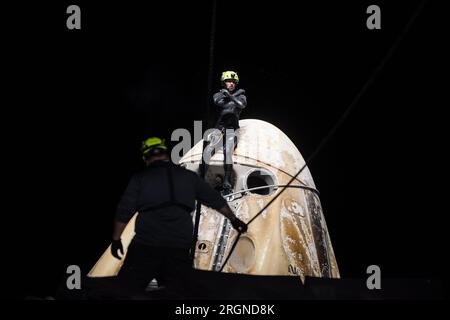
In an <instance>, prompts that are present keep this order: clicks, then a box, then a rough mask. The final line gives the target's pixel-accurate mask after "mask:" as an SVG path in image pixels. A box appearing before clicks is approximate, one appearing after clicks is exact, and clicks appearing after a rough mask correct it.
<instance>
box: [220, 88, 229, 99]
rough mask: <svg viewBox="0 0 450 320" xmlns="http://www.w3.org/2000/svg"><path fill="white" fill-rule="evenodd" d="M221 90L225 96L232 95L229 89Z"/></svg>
mask: <svg viewBox="0 0 450 320" xmlns="http://www.w3.org/2000/svg"><path fill="white" fill-rule="evenodd" d="M220 92H222V94H223V96H224V97H227V98H229V97H230V93H229V92H228V90H227V89H221V90H220Z"/></svg>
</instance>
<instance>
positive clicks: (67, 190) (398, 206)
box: [3, 1, 444, 297]
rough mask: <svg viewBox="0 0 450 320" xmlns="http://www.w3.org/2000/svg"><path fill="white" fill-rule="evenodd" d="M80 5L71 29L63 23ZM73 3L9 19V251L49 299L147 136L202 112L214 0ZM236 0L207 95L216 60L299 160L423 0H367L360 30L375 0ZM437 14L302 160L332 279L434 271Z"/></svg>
mask: <svg viewBox="0 0 450 320" xmlns="http://www.w3.org/2000/svg"><path fill="white" fill-rule="evenodd" d="M73 3H76V4H79V5H80V7H81V11H82V30H80V31H69V30H67V29H66V26H65V20H66V17H67V15H66V14H65V9H66V7H67V6H68V5H69V4H73ZM73 3H72V2H70V3H69V2H65V3H59V4H53V5H50V4H46V5H43V4H39V5H37V4H33V5H29V6H26V5H23V7H18V6H17V7H14V8H11V9H9V11H8V12H9V14H8V15H9V17H8V18H9V19H7V20H6V21H7V22H6V23H7V25H8V29H7V30H10V31H11V32H8V34H7V36H6V41H7V45H6V46H5V47H6V48H7V58H6V59H5V61H6V62H7V65H8V66H7V67H8V71H11V72H10V74H11V77H10V78H9V82H8V85H7V86H6V89H7V90H8V91H7V92H8V94H7V96H8V97H10V100H9V101H8V104H9V107H7V109H8V111H7V113H8V116H9V115H10V116H11V119H12V121H13V123H14V125H11V128H9V127H8V131H7V132H6V133H5V134H4V135H3V136H4V139H5V140H6V142H7V143H6V144H7V146H8V147H9V148H10V150H11V152H9V153H8V156H7V161H8V164H10V166H11V169H10V170H7V171H8V173H10V171H13V172H14V171H15V170H17V172H18V173H19V174H18V175H17V174H14V175H11V178H9V179H8V183H9V185H10V188H8V192H7V193H6V196H7V201H8V202H11V206H9V207H8V208H11V209H13V210H12V211H10V212H9V213H8V214H7V216H10V217H11V219H12V221H11V222H9V223H10V225H11V230H10V231H11V236H10V238H9V239H8V241H9V244H8V248H7V249H6V253H7V254H8V255H9V257H11V265H10V266H9V267H10V268H11V269H10V272H11V273H10V274H12V275H13V276H12V278H13V279H15V280H14V290H15V291H14V294H15V296H17V297H21V296H24V295H31V294H34V295H50V294H53V293H54V288H55V286H56V284H57V283H58V281H59V279H60V278H61V276H62V275H63V274H64V272H65V268H66V266H67V265H70V264H78V265H80V266H81V268H82V270H83V271H86V272H87V271H88V270H89V268H90V267H91V266H92V265H93V264H94V263H95V261H96V260H97V258H98V257H99V255H100V254H101V252H102V251H103V250H104V248H105V247H106V246H107V245H108V241H109V239H110V233H111V227H112V219H113V216H114V211H115V207H116V205H117V202H118V200H119V197H120V195H121V192H122V191H123V189H124V188H125V186H126V183H127V180H128V178H129V177H130V175H131V174H132V173H133V172H134V171H135V170H138V169H139V168H141V163H140V158H139V152H138V148H139V145H140V141H141V140H142V139H143V138H144V137H146V136H147V135H158V136H163V137H166V138H167V139H170V135H171V133H172V131H173V130H174V129H176V128H186V129H188V130H190V131H191V132H192V131H193V122H194V120H204V118H205V110H206V101H207V84H208V83H207V76H208V56H209V51H208V50H209V31H210V15H211V5H210V3H209V1H185V2H183V3H181V2H180V3H178V2H172V1H164V2H161V1H151V2H149V3H151V4H148V5H144V4H137V3H133V4H132V3H131V2H130V1H127V2H123V3H119V2H117V3H115V4H110V3H108V2H103V3H97V4H95V5H94V4H92V3H90V2H89V3H88V2H87V1H74V2H73ZM246 3H247V4H243V3H241V2H230V4H231V5H227V3H226V2H225V1H219V4H218V8H217V32H216V46H215V56H214V70H213V71H214V82H213V89H214V90H217V89H219V82H218V81H217V79H218V78H219V75H220V72H221V71H222V70H225V69H233V70H236V71H238V73H239V75H240V78H241V79H242V81H241V87H243V88H244V89H246V91H247V97H248V101H249V102H248V108H247V109H246V110H244V112H243V114H242V118H258V119H262V120H265V121H268V122H271V123H272V124H274V125H275V126H277V127H279V128H280V129H281V130H283V131H284V132H285V133H286V134H287V135H288V136H289V137H290V138H291V140H292V141H293V142H294V143H295V144H296V145H297V146H298V148H299V150H300V152H301V153H302V154H303V156H304V157H305V158H306V157H308V155H310V154H311V153H312V152H313V151H314V149H315V147H316V146H317V145H318V143H319V142H320V141H321V139H322V138H323V137H324V136H325V135H326V134H327V132H328V130H329V129H330V128H331V127H332V125H333V124H334V123H335V122H336V121H337V120H338V118H339V116H340V115H341V114H342V113H343V111H344V110H345V109H346V107H347V106H348V105H349V104H350V103H351V101H352V99H353V98H354V97H355V95H356V94H357V93H358V91H359V90H360V89H361V87H362V86H363V85H364V83H365V81H367V80H368V78H369V76H370V74H371V72H372V71H373V70H374V68H375V67H376V65H377V64H378V63H379V62H380V61H381V59H382V58H383V56H384V55H385V54H386V52H387V50H388V49H389V48H390V46H391V45H392V44H393V43H394V40H395V38H396V36H397V35H398V34H399V32H400V31H401V29H402V28H403V26H404V25H405V24H406V22H407V20H408V19H409V17H410V16H411V14H412V13H413V11H414V10H415V8H416V7H417V5H418V4H419V1H402V2H397V1H396V2H395V4H393V3H392V2H387V1H384V2H381V1H378V2H377V4H379V5H380V7H381V10H382V29H381V30H377V31H370V30H368V29H367V28H366V27H365V21H366V17H367V14H366V13H365V11H366V8H367V6H368V5H370V4H372V2H371V1H359V2H358V3H356V2H355V3H347V2H345V3H342V1H340V2H332V1H329V2H328V3H325V2H322V1H320V2H319V1H318V2H313V3H314V4H306V3H303V2H302V3H301V4H294V2H293V1H287V2H282V1H277V2H273V1H272V2H270V3H262V2H255V1H251V2H250V1H248V2H246ZM434 9H435V8H434V5H432V4H428V5H427V6H426V7H425V9H424V11H423V12H422V14H421V15H420V16H419V18H418V19H417V21H416V23H415V24H414V26H413V28H412V29H411V30H410V32H409V33H408V34H407V36H406V37H405V38H404V39H403V41H402V42H401V44H400V46H399V48H398V50H397V51H396V52H395V54H394V56H393V57H392V59H391V60H390V61H389V62H388V63H387V65H386V67H385V68H384V69H383V71H382V72H381V73H380V75H379V77H378V78H377V79H376V81H375V82H374V84H373V85H372V86H371V87H370V88H369V90H368V91H367V92H366V93H365V94H364V96H363V97H362V98H361V100H360V101H359V103H358V105H357V106H356V109H355V110H354V112H352V113H351V115H350V116H349V117H348V118H347V120H346V122H345V123H344V125H343V126H342V127H341V129H340V130H339V131H338V132H337V134H336V135H335V136H334V137H333V138H332V139H331V140H330V142H329V144H328V145H327V146H326V147H325V148H324V149H323V151H322V152H321V153H320V154H319V155H318V157H317V158H316V159H315V160H314V161H313V162H312V163H311V164H310V169H311V172H312V175H313V177H314V179H315V182H316V185H317V187H318V189H319V191H321V201H322V205H323V208H324V213H325V218H326V220H327V224H328V228H329V231H330V235H331V239H332V242H333V245H334V250H335V253H336V257H337V261H338V264H339V267H340V271H341V275H342V276H343V277H348V278H350V277H365V275H366V274H365V271H366V268H367V266H368V265H371V264H377V265H379V266H380V267H381V270H382V273H383V276H385V277H397V278H405V277H428V278H439V277H443V276H444V270H443V269H442V268H441V267H440V263H441V261H440V259H441V256H442V255H443V251H442V248H443V230H442V229H443V226H442V224H441V222H440V221H441V219H442V217H441V216H442V214H443V213H444V212H443V211H441V210H439V209H438V205H439V203H440V200H439V199H440V198H439V191H437V190H434V189H431V188H430V187H432V186H433V183H434V182H433V179H436V176H437V175H438V174H439V172H438V169H437V166H438V163H437V162H436V161H435V160H432V158H431V157H432V156H435V155H436V153H437V151H435V150H436V148H437V147H438V146H439V144H440V142H439V141H438V137H439V136H441V134H442V133H443V129H442V128H443V127H441V126H439V125H438V124H437V122H439V120H436V118H439V117H436V113H435V112H434V110H435V109H436V108H437V106H439V105H441V103H440V102H439V97H438V94H439V93H442V92H443V89H442V88H443V84H442V82H441V81H440V80H439V77H436V73H439V72H440V67H441V64H440V60H439V59H440V58H441V56H440V55H442V56H443V54H442V53H441V48H440V46H442V35H441V34H440V30H442V29H441V25H440V24H442V22H441V21H442V20H439V19H432V17H431V15H432V11H433V10H434ZM8 74H9V73H8ZM4 101H5V100H4ZM211 110H212V111H211V115H213V110H214V109H211ZM436 121H437V122H436ZM429 127H431V128H429ZM8 176H9V175H8ZM11 209H9V210H11Z"/></svg>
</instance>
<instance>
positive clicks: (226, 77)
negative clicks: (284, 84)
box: [204, 71, 247, 195]
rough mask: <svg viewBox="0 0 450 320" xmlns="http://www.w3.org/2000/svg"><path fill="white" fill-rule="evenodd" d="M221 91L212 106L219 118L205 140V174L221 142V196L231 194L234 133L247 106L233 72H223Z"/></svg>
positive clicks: (215, 95) (236, 76)
mask: <svg viewBox="0 0 450 320" xmlns="http://www.w3.org/2000/svg"><path fill="white" fill-rule="evenodd" d="M220 81H221V84H222V87H223V88H222V89H221V90H220V91H219V92H217V93H215V94H214V95H213V101H214V104H215V105H216V106H217V107H218V112H219V117H218V120H217V122H216V125H215V128H216V129H217V130H214V131H213V132H212V133H211V134H210V135H209V136H208V138H207V143H208V144H207V146H206V148H205V151H204V154H205V156H206V161H205V162H206V164H205V173H206V172H207V167H208V164H209V159H210V158H211V157H212V156H213V155H214V152H215V150H216V148H217V146H218V144H219V143H220V142H221V141H222V143H223V146H222V147H223V153H224V178H223V191H222V192H223V193H222V194H223V195H227V194H230V193H232V184H231V174H232V172H233V157H232V156H233V151H234V149H235V148H236V145H237V137H236V134H235V131H236V130H237V129H238V128H239V117H240V114H241V111H242V109H244V108H245V107H246V106H247V97H246V96H245V90H244V89H237V85H238V83H239V76H238V74H237V73H236V72H234V71H224V72H222V76H221V77H220ZM236 89H237V90H236Z"/></svg>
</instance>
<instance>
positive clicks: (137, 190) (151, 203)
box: [116, 161, 227, 248]
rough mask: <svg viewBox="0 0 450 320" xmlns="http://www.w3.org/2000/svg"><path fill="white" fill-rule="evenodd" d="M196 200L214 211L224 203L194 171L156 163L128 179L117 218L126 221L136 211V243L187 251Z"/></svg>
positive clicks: (191, 233)
mask: <svg viewBox="0 0 450 320" xmlns="http://www.w3.org/2000/svg"><path fill="white" fill-rule="evenodd" d="M168 169H170V170H171V171H170V172H169V171H168ZM170 175H172V179H171V180H172V181H173V184H172V190H173V198H174V199H173V202H171V195H170V194H171V187H170V179H169V177H170ZM196 200H198V201H200V202H201V203H203V204H205V205H207V206H209V207H212V208H213V209H216V210H218V209H220V208H222V207H223V206H225V205H226V204H227V203H226V201H225V200H224V199H223V198H222V197H221V195H220V194H219V193H218V192H217V191H215V190H214V189H212V188H211V187H210V186H209V185H208V184H207V183H206V182H205V181H204V180H202V179H201V178H200V177H199V176H198V175H197V174H195V173H194V172H192V171H189V170H187V169H184V168H181V167H179V166H176V165H173V164H172V163H171V162H170V161H155V162H154V163H152V164H151V165H150V166H148V167H147V168H146V169H144V170H143V171H142V172H139V173H137V174H135V175H134V176H133V177H132V178H131V180H130V182H129V184H128V187H127V189H126V190H125V193H124V194H123V196H122V199H121V200H120V202H119V205H118V208H117V213H116V219H117V220H118V221H121V222H128V221H129V220H130V219H131V217H132V216H133V215H134V213H135V212H136V211H139V215H138V218H137V220H136V226H135V230H136V236H135V240H136V241H138V242H141V243H144V244H147V245H150V246H163V247H178V248H189V247H191V245H192V235H193V221H192V217H191V214H190V213H191V211H193V210H194V208H195V201H196Z"/></svg>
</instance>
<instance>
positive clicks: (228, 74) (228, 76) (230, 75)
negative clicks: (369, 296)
mask: <svg viewBox="0 0 450 320" xmlns="http://www.w3.org/2000/svg"><path fill="white" fill-rule="evenodd" d="M225 80H233V81H234V82H235V83H236V84H238V83H239V77H238V74H237V73H236V72H234V71H224V72H222V76H221V77H220V81H222V82H224V81H225Z"/></svg>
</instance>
